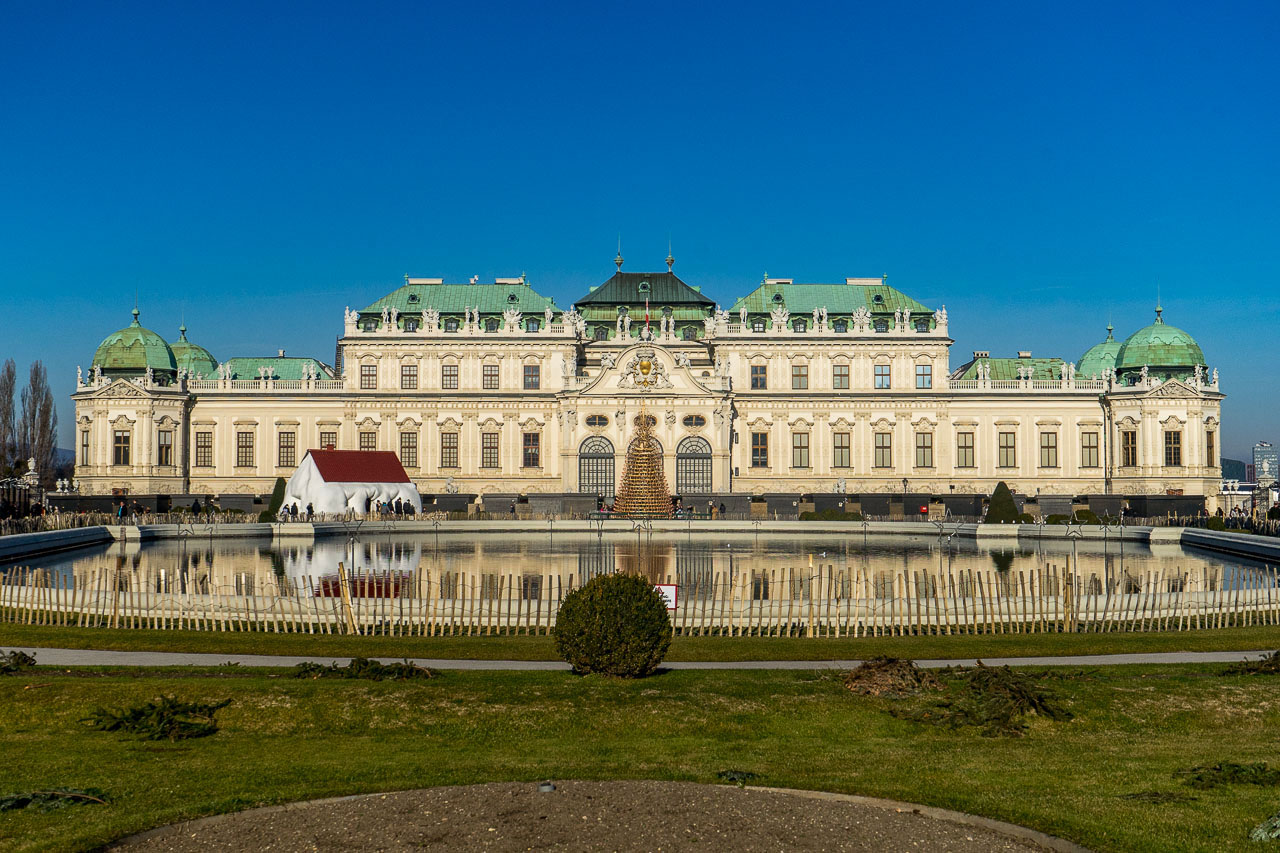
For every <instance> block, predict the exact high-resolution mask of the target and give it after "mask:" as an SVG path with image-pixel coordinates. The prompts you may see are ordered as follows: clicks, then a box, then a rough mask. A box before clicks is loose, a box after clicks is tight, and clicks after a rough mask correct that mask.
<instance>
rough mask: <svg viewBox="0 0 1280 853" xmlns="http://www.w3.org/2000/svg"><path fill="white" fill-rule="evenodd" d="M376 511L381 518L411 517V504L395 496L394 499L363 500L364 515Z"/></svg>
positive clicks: (412, 510) (412, 514)
mask: <svg viewBox="0 0 1280 853" xmlns="http://www.w3.org/2000/svg"><path fill="white" fill-rule="evenodd" d="M370 512H376V513H377V514H378V516H379V517H381V518H413V516H414V509H413V504H411V503H409V502H408V501H405V500H401V499H400V498H396V499H395V500H394V501H377V502H376V503H374V502H372V501H365V515H369V514H370Z"/></svg>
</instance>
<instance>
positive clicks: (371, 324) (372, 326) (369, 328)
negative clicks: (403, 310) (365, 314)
mask: <svg viewBox="0 0 1280 853" xmlns="http://www.w3.org/2000/svg"><path fill="white" fill-rule="evenodd" d="M360 330H361V331H364V332H376V331H377V330H378V321H377V320H375V319H373V318H372V317H369V318H368V319H365V320H361V321H360Z"/></svg>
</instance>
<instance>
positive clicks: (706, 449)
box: [676, 435, 711, 495]
mask: <svg viewBox="0 0 1280 853" xmlns="http://www.w3.org/2000/svg"><path fill="white" fill-rule="evenodd" d="M710 491H711V445H710V443H708V442H707V440H706V439H705V438H700V437H698V436H696V435H691V436H689V437H687V438H685V439H683V440H682V441H681V442H680V443H679V444H678V445H676V492H677V493H679V494H682V495H686V494H695V495H696V494H708V493H710Z"/></svg>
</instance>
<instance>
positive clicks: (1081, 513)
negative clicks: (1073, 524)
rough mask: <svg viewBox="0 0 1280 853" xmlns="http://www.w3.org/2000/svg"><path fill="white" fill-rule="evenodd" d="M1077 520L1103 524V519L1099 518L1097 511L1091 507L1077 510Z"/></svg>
mask: <svg viewBox="0 0 1280 853" xmlns="http://www.w3.org/2000/svg"><path fill="white" fill-rule="evenodd" d="M1076 521H1077V522H1079V523H1080V524H1101V523H1102V522H1101V521H1099V520H1098V515H1097V513H1095V512H1094V511H1093V510H1091V509H1078V510H1076Z"/></svg>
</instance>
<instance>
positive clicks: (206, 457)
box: [196, 432, 213, 468]
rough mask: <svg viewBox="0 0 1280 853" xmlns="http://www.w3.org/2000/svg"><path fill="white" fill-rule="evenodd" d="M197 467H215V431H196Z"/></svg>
mask: <svg viewBox="0 0 1280 853" xmlns="http://www.w3.org/2000/svg"><path fill="white" fill-rule="evenodd" d="M196 467H197V468H212V467H213V433H211V432H198V433H196Z"/></svg>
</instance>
